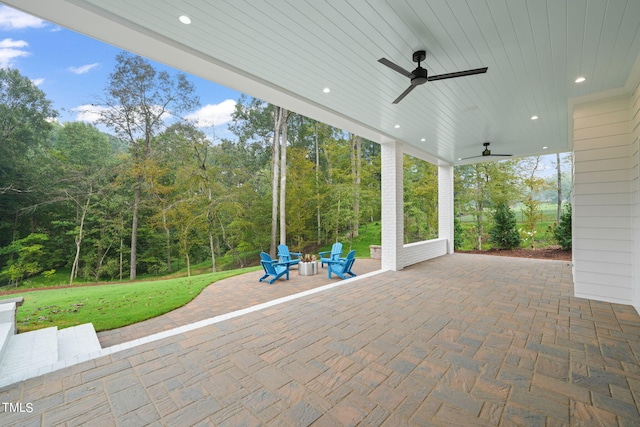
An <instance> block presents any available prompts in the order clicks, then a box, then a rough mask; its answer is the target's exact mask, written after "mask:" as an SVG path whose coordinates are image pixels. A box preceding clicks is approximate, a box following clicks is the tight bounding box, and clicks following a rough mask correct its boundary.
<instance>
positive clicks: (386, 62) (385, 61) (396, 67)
mask: <svg viewBox="0 0 640 427" xmlns="http://www.w3.org/2000/svg"><path fill="white" fill-rule="evenodd" d="M378 62H379V63H381V64H383V65H386V66H387V67H389V68H391V69H392V70H394V71H397V72H399V73H400V74H402V75H403V76H405V77H409V78H411V77H413V74H411V72H410V71H407V70H405V69H404V68H402V67H401V66H399V65H396V64H394V63H393V62H391V61H389V60H388V59H387V58H380V59H378Z"/></svg>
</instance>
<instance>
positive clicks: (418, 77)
mask: <svg viewBox="0 0 640 427" xmlns="http://www.w3.org/2000/svg"><path fill="white" fill-rule="evenodd" d="M411 74H413V77H412V78H411V85H412V86H418V85H421V84H423V83H426V82H427V70H426V69H425V68H422V67H418V68H416V69H415V70H413V71H412V72H411Z"/></svg>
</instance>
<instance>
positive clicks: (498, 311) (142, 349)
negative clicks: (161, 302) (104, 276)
mask: <svg viewBox="0 0 640 427" xmlns="http://www.w3.org/2000/svg"><path fill="white" fill-rule="evenodd" d="M252 279H253V277H252ZM344 283H345V284H344V286H339V287H334V288H331V289H328V290H324V291H322V292H318V293H315V294H313V295H307V296H304V297H301V298H298V299H295V300H292V301H288V302H286V303H283V304H279V305H275V306H272V307H269V308H265V309H262V310H259V311H255V312H252V313H249V314H245V315H242V316H239V317H236V318H233V319H229V320H224V321H221V322H218V323H215V324H212V325H209V326H205V327H202V328H199V329H195V330H192V331H189V332H185V333H182V334H179V335H175V336H172V337H168V338H164V339H162V340H159V341H155V342H152V343H148V344H144V345H141V346H138V347H134V348H131V349H128V350H124V351H121V352H117V353H114V354H111V355H109V356H104V357H101V358H98V359H95V360H92V361H88V362H84V363H82V364H78V365H75V366H72V367H69V368H66V369H62V370H59V371H56V372H53V373H50V374H46V375H44V376H41V377H38V378H34V379H31V380H27V381H24V382H22V383H19V384H14V385H13V386H9V387H6V388H4V389H2V390H0V401H2V402H22V403H27V402H29V403H33V411H32V412H31V413H4V414H0V417H1V419H2V424H3V425H11V424H18V425H40V424H42V425H58V424H63V425H64V424H66V425H79V424H93V425H101V426H103V425H170V426H178V425H179V426H186V425H220V426H238V425H246V426H254V425H255V426H258V425H274V426H281V425H292V426H304V425H317V426H325V425H331V426H336V425H359V424H360V425H388V426H399V425H501V426H511V425H527V426H554V425H638V424H640V414H639V413H638V403H637V402H640V363H639V359H638V355H639V354H640V316H638V315H637V313H636V312H635V310H634V309H633V308H632V307H630V306H623V305H617V304H609V303H604V302H597V301H589V300H585V299H581V298H574V297H573V296H572V294H573V289H572V279H571V267H570V266H569V265H568V264H567V263H566V262H562V261H543V260H530V259H519V258H503V257H487V256H483V255H464V254H454V255H451V256H444V257H440V258H437V259H434V260H430V261H427V262H423V263H420V264H417V265H414V266H411V267H409V268H406V269H405V270H403V271H400V272H384V273H382V274H379V275H376V276H374V277H368V278H363V279H362V280H354V281H345V282H344ZM1 411H3V408H2V406H0V412H1Z"/></svg>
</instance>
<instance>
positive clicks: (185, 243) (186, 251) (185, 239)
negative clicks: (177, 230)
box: [182, 232, 191, 277]
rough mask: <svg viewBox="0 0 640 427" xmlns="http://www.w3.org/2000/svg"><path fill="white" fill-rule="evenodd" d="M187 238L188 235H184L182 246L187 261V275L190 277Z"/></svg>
mask: <svg viewBox="0 0 640 427" xmlns="http://www.w3.org/2000/svg"><path fill="white" fill-rule="evenodd" d="M185 234H186V232H185ZM187 239H188V237H186V236H185V238H184V243H183V244H182V247H183V249H184V258H185V261H186V262H187V277H191V261H190V259H189V247H188V246H187Z"/></svg>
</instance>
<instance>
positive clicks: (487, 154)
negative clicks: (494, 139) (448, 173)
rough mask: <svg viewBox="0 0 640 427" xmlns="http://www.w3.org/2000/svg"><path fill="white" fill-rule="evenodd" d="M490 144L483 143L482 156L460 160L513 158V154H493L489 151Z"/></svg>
mask: <svg viewBox="0 0 640 427" xmlns="http://www.w3.org/2000/svg"><path fill="white" fill-rule="evenodd" d="M489 144H491V143H490V142H483V143H482V145H484V150H482V154H480V155H479V156H471V157H465V158H463V159H460V160H467V159H475V158H477V157H511V156H512V155H513V154H491V150H489Z"/></svg>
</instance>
